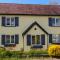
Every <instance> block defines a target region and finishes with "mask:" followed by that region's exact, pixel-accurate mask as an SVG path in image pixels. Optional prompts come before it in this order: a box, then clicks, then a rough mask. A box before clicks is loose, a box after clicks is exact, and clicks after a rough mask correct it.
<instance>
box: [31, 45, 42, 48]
mask: <svg viewBox="0 0 60 60" xmlns="http://www.w3.org/2000/svg"><path fill="white" fill-rule="evenodd" d="M31 48H43V46H42V45H34V46H32V47H31Z"/></svg>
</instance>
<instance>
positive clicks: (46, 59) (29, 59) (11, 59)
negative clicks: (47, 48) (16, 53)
mask: <svg viewBox="0 0 60 60" xmlns="http://www.w3.org/2000/svg"><path fill="white" fill-rule="evenodd" d="M0 60H52V58H50V57H39V58H36V57H32V58H0ZM54 60H55V59H54Z"/></svg>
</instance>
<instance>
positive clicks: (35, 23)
mask: <svg viewBox="0 0 60 60" xmlns="http://www.w3.org/2000/svg"><path fill="white" fill-rule="evenodd" d="M34 25H37V26H38V27H39V28H40V29H41V30H42V31H44V32H45V33H46V34H49V33H48V32H47V31H46V30H45V29H44V28H43V27H41V26H40V25H39V24H38V23H37V22H36V21H35V22H33V23H32V24H31V25H30V26H29V27H28V28H27V29H26V30H25V31H24V32H23V33H22V35H23V36H24V35H25V34H26V33H27V32H28V31H29V30H30V29H31V28H32V27H33V26H34Z"/></svg>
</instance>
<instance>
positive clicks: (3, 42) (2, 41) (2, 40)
mask: <svg viewBox="0 0 60 60" xmlns="http://www.w3.org/2000/svg"><path fill="white" fill-rule="evenodd" d="M1 43H2V45H5V35H2V36H1Z"/></svg>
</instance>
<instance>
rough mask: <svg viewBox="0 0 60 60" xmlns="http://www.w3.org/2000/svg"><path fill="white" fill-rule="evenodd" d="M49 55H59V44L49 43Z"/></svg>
mask: <svg viewBox="0 0 60 60" xmlns="http://www.w3.org/2000/svg"><path fill="white" fill-rule="evenodd" d="M48 54H49V56H55V57H56V56H60V45H50V46H49V48H48Z"/></svg>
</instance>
